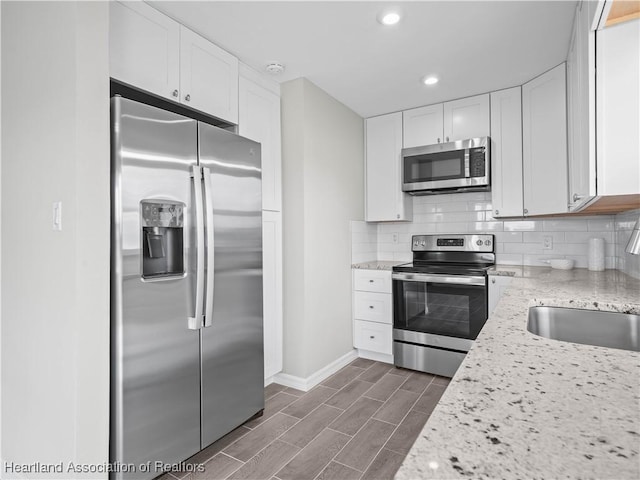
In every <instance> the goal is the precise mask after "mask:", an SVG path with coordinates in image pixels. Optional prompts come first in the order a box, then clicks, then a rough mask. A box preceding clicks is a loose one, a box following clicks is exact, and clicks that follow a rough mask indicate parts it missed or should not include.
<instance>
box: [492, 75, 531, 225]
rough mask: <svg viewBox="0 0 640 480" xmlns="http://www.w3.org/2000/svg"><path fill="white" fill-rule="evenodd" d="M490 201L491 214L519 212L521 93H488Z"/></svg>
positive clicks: (516, 213)
mask: <svg viewBox="0 0 640 480" xmlns="http://www.w3.org/2000/svg"><path fill="white" fill-rule="evenodd" d="M491 201H492V204H493V216H494V217H521V216H522V208H523V204H522V94H521V89H520V87H514V88H509V89H507V90H500V91H499V92H493V93H492V94H491Z"/></svg>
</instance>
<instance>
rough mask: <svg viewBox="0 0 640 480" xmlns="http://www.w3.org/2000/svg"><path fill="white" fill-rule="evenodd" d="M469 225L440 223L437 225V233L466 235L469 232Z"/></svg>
mask: <svg viewBox="0 0 640 480" xmlns="http://www.w3.org/2000/svg"><path fill="white" fill-rule="evenodd" d="M467 225H468V224H467V223H463V222H457V223H438V224H436V233H451V234H456V233H466V232H467Z"/></svg>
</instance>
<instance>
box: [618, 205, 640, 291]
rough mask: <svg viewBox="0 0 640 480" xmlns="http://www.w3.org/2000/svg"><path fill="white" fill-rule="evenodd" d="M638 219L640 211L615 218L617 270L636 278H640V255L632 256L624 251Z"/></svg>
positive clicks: (625, 213)
mask: <svg viewBox="0 0 640 480" xmlns="http://www.w3.org/2000/svg"><path fill="white" fill-rule="evenodd" d="M638 218H640V210H632V211H630V212H624V213H619V214H618V215H616V216H615V242H616V260H617V264H616V268H617V269H618V270H620V271H621V272H624V273H626V274H627V275H630V276H632V277H635V278H640V255H631V254H630V253H626V252H625V251H624V249H625V247H626V246H627V242H628V241H629V237H631V230H633V226H634V225H635V223H636V220H638Z"/></svg>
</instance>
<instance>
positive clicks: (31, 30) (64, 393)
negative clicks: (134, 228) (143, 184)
mask: <svg viewBox="0 0 640 480" xmlns="http://www.w3.org/2000/svg"><path fill="white" fill-rule="evenodd" d="M1 8H2V55H1V58H2V74H3V78H2V95H1V96H2V100H3V102H2V186H1V192H2V200H1V205H2V215H1V218H2V277H1V294H2V299H3V302H2V326H1V328H2V331H1V335H0V337H1V342H2V377H1V378H2V386H1V392H2V420H3V422H2V452H1V453H2V459H3V460H4V461H5V462H17V463H32V462H42V463H47V462H53V463H56V462H69V461H75V462H80V463H103V462H106V461H108V439H109V436H108V425H109V402H108V399H109V218H110V211H109V83H108V82H109V72H108V8H107V4H106V3H103V2H95V3H94V2H86V3H84V2H79V3H75V2H64V3H63V2H51V3H49V2H33V3H32V2H2V6H1ZM54 201H62V204H63V210H62V212H63V218H62V226H63V230H62V231H53V230H52V225H51V223H52V202H54ZM14 476H18V475H12V474H7V473H6V472H4V475H3V478H12V477H14ZM26 476H27V477H29V478H39V477H40V478H53V477H56V475H53V474H51V473H47V474H41V475H37V474H33V473H32V474H28V475H26ZM98 476H99V477H101V478H106V477H107V476H106V474H102V475H98ZM72 477H73V475H72V474H70V473H68V472H64V473H62V474H60V475H58V476H57V478H72ZM78 477H87V474H83V475H78Z"/></svg>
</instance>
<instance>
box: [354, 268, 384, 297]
mask: <svg viewBox="0 0 640 480" xmlns="http://www.w3.org/2000/svg"><path fill="white" fill-rule="evenodd" d="M353 286H354V288H355V289H356V290H362V291H365V292H380V293H391V272H390V271H388V270H357V269H356V270H354V271H353Z"/></svg>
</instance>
